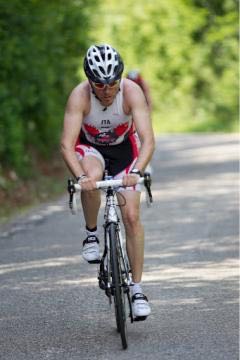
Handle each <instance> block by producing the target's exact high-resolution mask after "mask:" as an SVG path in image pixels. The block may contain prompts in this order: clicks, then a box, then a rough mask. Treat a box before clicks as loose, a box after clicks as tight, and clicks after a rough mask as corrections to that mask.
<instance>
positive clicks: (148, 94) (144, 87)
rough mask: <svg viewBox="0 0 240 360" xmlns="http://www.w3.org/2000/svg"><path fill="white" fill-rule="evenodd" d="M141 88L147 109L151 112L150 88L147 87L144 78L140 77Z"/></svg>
mask: <svg viewBox="0 0 240 360" xmlns="http://www.w3.org/2000/svg"><path fill="white" fill-rule="evenodd" d="M142 90H143V92H144V95H145V97H146V100H147V103H148V107H149V110H150V113H151V112H152V98H151V93H150V88H149V85H148V84H147V82H146V81H145V80H143V79H142Z"/></svg>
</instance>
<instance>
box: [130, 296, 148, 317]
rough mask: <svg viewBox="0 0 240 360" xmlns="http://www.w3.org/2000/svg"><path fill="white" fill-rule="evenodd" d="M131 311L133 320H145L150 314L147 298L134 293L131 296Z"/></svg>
mask: <svg viewBox="0 0 240 360" xmlns="http://www.w3.org/2000/svg"><path fill="white" fill-rule="evenodd" d="M132 311H133V317H134V320H136V321H138V320H145V319H146V317H147V316H148V315H150V314H151V308H150V305H149V303H148V298H147V297H146V296H145V295H144V294H142V293H136V294H134V295H133V296H132Z"/></svg>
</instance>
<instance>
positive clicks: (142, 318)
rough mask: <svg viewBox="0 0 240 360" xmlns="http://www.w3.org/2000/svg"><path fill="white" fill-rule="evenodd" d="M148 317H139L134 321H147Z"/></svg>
mask: <svg viewBox="0 0 240 360" xmlns="http://www.w3.org/2000/svg"><path fill="white" fill-rule="evenodd" d="M146 318H147V316H137V317H135V318H134V319H133V321H144V320H146Z"/></svg>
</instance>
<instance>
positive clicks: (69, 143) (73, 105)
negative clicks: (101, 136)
mask: <svg viewBox="0 0 240 360" xmlns="http://www.w3.org/2000/svg"><path fill="white" fill-rule="evenodd" d="M86 101H87V100H86V92H85V90H84V86H83V84H80V85H79V86H77V87H76V88H75V89H74V90H73V91H72V93H71V94H70V96H69V99H68V102H67V106H66V110H65V115H64V125H63V132H62V138H61V152H62V155H63V159H64V161H65V163H66V165H67V166H68V168H69V170H70V171H71V172H72V174H73V175H74V176H76V177H77V176H81V175H82V174H83V173H84V170H83V168H82V167H81V165H80V163H79V161H78V159H77V157H76V154H75V145H76V142H77V138H78V136H79V134H80V130H81V125H82V119H83V114H84V108H85V106H86Z"/></svg>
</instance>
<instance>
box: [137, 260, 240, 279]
mask: <svg viewBox="0 0 240 360" xmlns="http://www.w3.org/2000/svg"><path fill="white" fill-rule="evenodd" d="M238 269H239V260H238V259H232V258H230V259H225V260H223V261H221V262H213V261H209V262H204V261H203V262H201V263H199V262H193V263H188V265H187V266H186V265H184V264H183V265H182V266H174V265H171V266H169V265H160V266H159V267H155V268H150V269H149V271H148V272H145V273H144V275H143V281H144V282H152V281H155V282H158V281H171V280H173V281H176V280H177V281H178V282H179V283H184V282H185V281H186V280H189V279H193V280H194V281H196V280H201V281H219V280H227V279H229V280H231V281H232V280H233V279H236V280H237V279H238V276H239V272H238Z"/></svg>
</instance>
